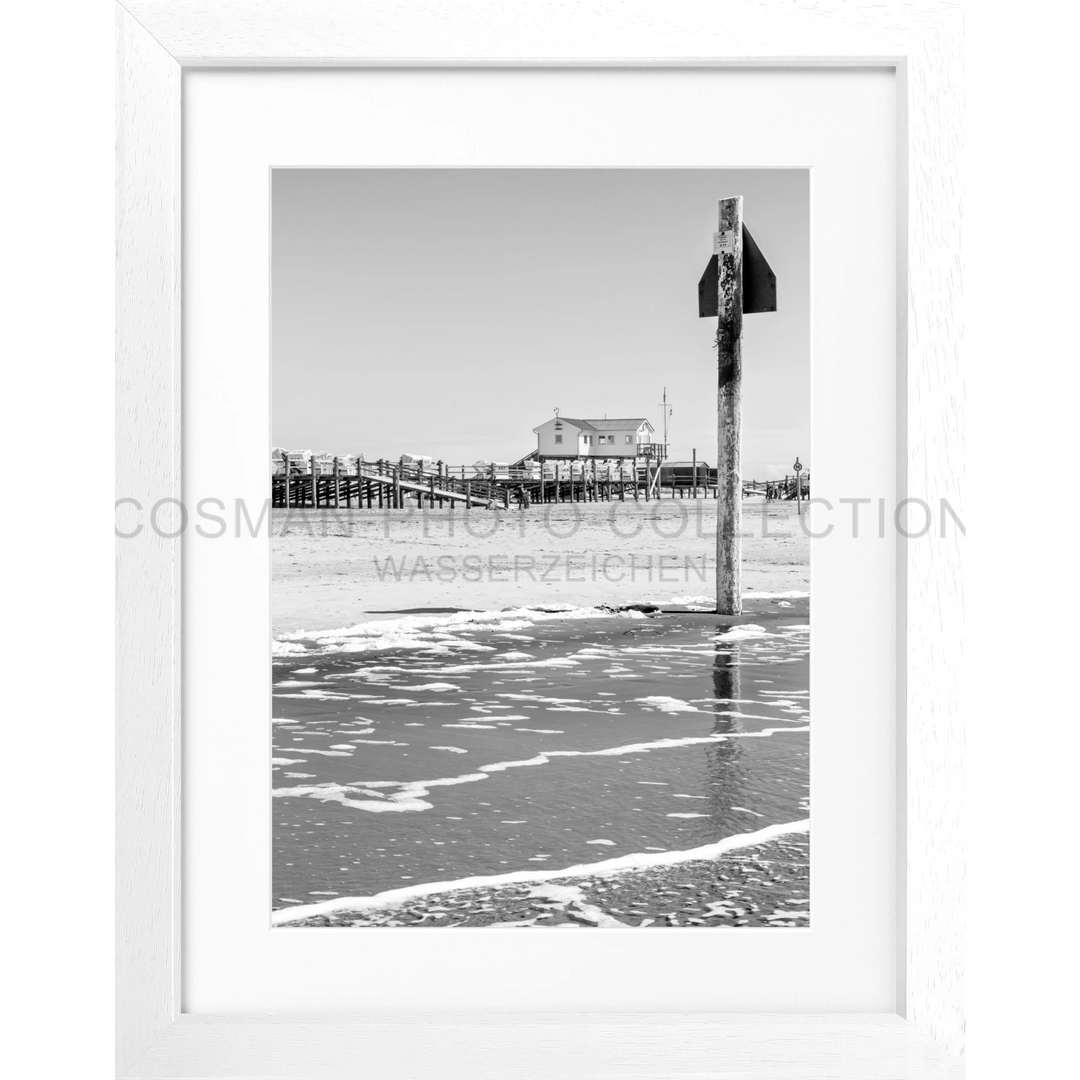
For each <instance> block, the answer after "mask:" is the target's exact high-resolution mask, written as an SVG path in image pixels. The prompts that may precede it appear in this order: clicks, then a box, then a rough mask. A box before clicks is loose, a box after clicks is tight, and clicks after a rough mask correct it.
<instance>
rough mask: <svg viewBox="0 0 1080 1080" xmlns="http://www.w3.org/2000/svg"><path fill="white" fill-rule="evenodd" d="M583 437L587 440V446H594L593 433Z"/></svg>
mask: <svg viewBox="0 0 1080 1080" xmlns="http://www.w3.org/2000/svg"><path fill="white" fill-rule="evenodd" d="M581 437H582V438H583V439H584V440H585V445H586V446H592V436H591V435H582V436H581Z"/></svg>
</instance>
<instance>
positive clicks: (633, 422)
mask: <svg viewBox="0 0 1080 1080" xmlns="http://www.w3.org/2000/svg"><path fill="white" fill-rule="evenodd" d="M585 423H586V424H588V425H589V427H591V428H593V429H594V430H595V431H625V430H626V429H627V428H635V429H637V428H639V427H641V425H642V424H649V421H648V420H646V419H645V417H644V416H631V417H629V418H628V419H627V418H624V419H622V420H586V421H585ZM649 427H652V424H649Z"/></svg>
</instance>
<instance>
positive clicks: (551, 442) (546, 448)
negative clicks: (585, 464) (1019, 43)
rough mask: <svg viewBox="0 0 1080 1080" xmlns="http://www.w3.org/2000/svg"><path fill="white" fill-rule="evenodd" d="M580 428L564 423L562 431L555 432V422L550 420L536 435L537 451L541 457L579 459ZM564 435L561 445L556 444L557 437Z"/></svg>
mask: <svg viewBox="0 0 1080 1080" xmlns="http://www.w3.org/2000/svg"><path fill="white" fill-rule="evenodd" d="M581 434H582V432H581V429H580V428H577V427H574V425H573V424H568V423H567V422H566V421H565V420H564V421H563V422H562V431H556V430H555V421H554V420H549V421H548V422H547V423H546V424H543V425H541V427H540V429H539V430H538V431H537V433H536V449H537V452H538V453H539V454H540V456H541V457H577V455H578V454H579V452H580V451H579V450H578V447H579V445H580V436H581ZM556 435H562V437H563V441H562V442H561V443H556V442H555V436H556Z"/></svg>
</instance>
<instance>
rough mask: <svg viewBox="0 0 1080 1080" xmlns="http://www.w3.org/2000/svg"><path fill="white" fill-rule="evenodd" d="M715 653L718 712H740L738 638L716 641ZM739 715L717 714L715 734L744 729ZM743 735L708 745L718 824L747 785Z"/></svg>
mask: <svg viewBox="0 0 1080 1080" xmlns="http://www.w3.org/2000/svg"><path fill="white" fill-rule="evenodd" d="M715 648H716V653H715V655H714V656H713V671H712V676H713V697H714V698H715V699H716V709H717V712H721V713H728V712H737V711H738V709H739V705H738V700H739V698H740V697H741V694H740V692H739V691H740V686H741V682H740V676H739V671H740V668H739V644H738V642H735V641H724V642H720V641H718V642H716V646H715ZM741 730H742V724H741V722H740V721H739V718H738V717H737V716H717V717H716V720H715V722H714V723H713V734H714V735H724V734H727V733H728V732H732V731H741ZM740 743H741V740H740V739H722V740H718V741H717V742H715V743H710V744H708V745H707V746H706V747H705V761H706V773H707V776H708V780H707V783H708V791H709V797H710V803H711V809H712V813H713V816H714V820H715V821H716V822H717V823H718V824H719V822H720V821H722V820H723V819H724V818H726V817H727V815H728V812H729V811H730V808H731V807H732V806H733V805H736V804H737V803H738V802H739V801H740V800H739V792H740V791H742V790H743V789H744V787H745V781H746V770H745V767H744V766H743V764H742V754H743V749H742V746H741V745H740Z"/></svg>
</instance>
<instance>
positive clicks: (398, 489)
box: [271, 456, 810, 510]
mask: <svg viewBox="0 0 1080 1080" xmlns="http://www.w3.org/2000/svg"><path fill="white" fill-rule="evenodd" d="M809 493H810V477H809V474H808V473H804V474H803V477H802V497H803V498H804V499H805V498H807V497H808V496H809ZM754 495H757V496H764V497H765V498H766V499H794V498H795V497H796V483H795V477H794V476H791V477H785V478H784V479H783V480H769V481H758V480H747V481H744V482H743V496H744V497H749V496H754ZM658 498H673V499H674V498H678V499H685V498H692V499H698V498H704V499H715V498H716V470H715V469H709V468H707V467H706V466H699V467H697V468H696V469H694V470H692V471H689V472H688V473H686V474H685V475H684V474H683V473H681V472H677V471H673V470H666V469H664V467H663V464H662V463H657V462H655V461H648V462H645V463H642V462H636V463H635V462H626V463H622V464H598V463H597V461H595V460H588V459H585V460H580V461H556V462H551V461H548V462H544V463H543V464H540V463H537V464H536V465H534V466H532V467H527V468H507V467H505V466H501V467H500V466H494V465H493V466H490V467H489V468H487V469H486V470H484V471H483V472H481V471H480V469H479V467H477V466H472V465H460V466H449V465H446V464H444V463H443V462H441V461H440V462H436V463H435V464H434V466H433V468H432V469H425V468H423V467H422V466H417V465H407V464H401V463H399V462H390V461H356V460H355V459H342V458H340V457H335V458H326V457H323V459H322V460H318V459H316V457H314V456H313V457H312V458H311V459H310V461H309V462H304V464H303V466H300V465H298V464H297V463H296V462H295V461H293V460H290V458H289V457H288V456H287V457H286V458H285V459H284V461H283V462H282V463H281V464H280V465H279V467H278V469H277V470H276V471H275V472H274V473H273V474H272V476H271V505H272V506H274V507H276V508H281V509H289V508H297V509H300V508H307V509H320V508H325V509H334V510H338V509H346V510H348V509H357V510H365V509H366V510H404V509H408V508H412V507H415V508H417V509H423V508H425V507H427V508H442V507H444V506H459V505H460V506H463V507H466V508H473V507H479V508H482V509H488V510H494V509H500V508H501V509H509V508H510V507H511V506H512V505H513V506H522V507H524V506H527V505H531V504H533V503H540V504H549V503H582V502H625V501H627V500H628V499H630V500H634V501H642V500H644V501H649V500H652V499H658Z"/></svg>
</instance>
